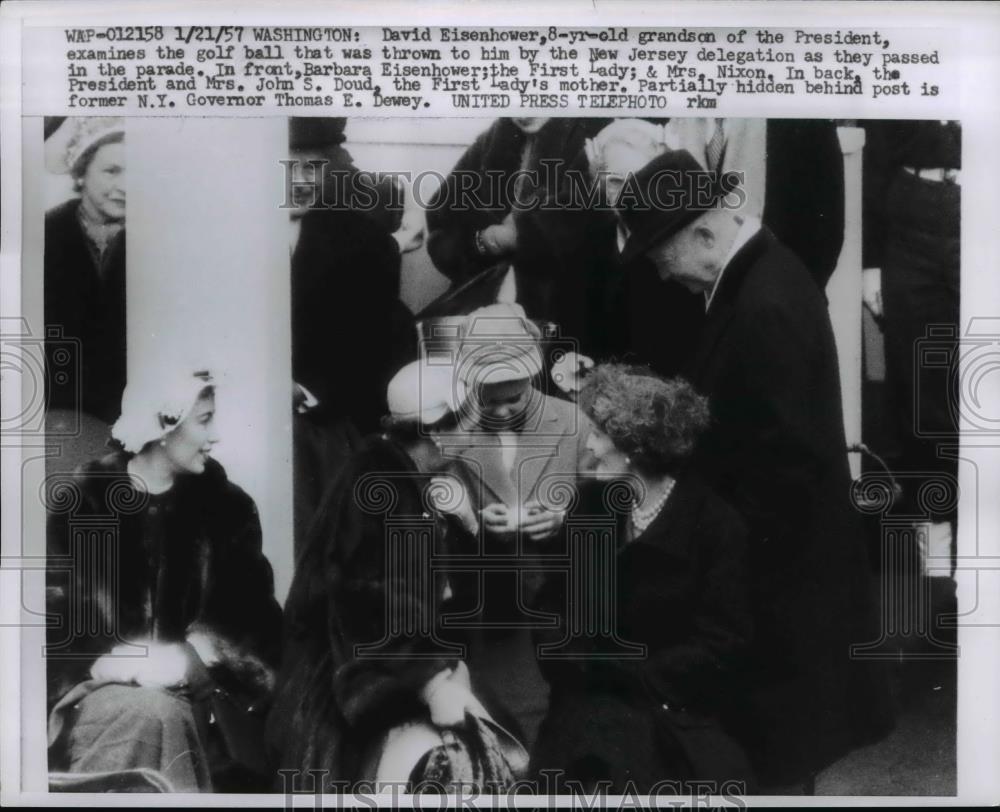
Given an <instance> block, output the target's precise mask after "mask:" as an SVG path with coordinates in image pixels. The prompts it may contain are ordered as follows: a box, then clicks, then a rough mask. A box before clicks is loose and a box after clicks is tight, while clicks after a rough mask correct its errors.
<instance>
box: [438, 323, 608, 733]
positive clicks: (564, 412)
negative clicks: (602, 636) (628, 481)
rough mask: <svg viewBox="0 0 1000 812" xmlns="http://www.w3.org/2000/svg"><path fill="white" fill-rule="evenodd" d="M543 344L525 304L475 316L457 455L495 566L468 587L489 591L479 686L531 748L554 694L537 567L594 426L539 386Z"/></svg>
mask: <svg viewBox="0 0 1000 812" xmlns="http://www.w3.org/2000/svg"><path fill="white" fill-rule="evenodd" d="M540 337H541V336H540V333H539V330H538V328H537V327H536V326H535V324H534V323H533V322H531V321H530V320H529V319H528V318H527V317H526V316H525V312H524V310H523V309H522V308H521V306H520V305H516V304H496V305H490V306H487V307H484V308H480V309H479V310H476V311H474V312H473V313H472V314H470V315H469V316H468V317H467V319H466V322H465V324H464V326H463V328H462V331H461V341H460V345H459V349H458V357H457V363H456V370H455V377H456V381H457V385H458V386H460V387H461V388H462V390H463V397H464V400H465V407H464V410H463V416H462V419H461V422H460V426H459V430H458V432H457V434H456V436H455V437H454V439H453V441H452V442H453V443H454V445H453V447H452V448H451V449H450V451H451V452H452V453H454V455H455V456H456V458H457V460H458V461H459V462H461V463H462V464H463V465H464V467H465V468H466V470H467V474H468V479H469V480H470V481H471V483H472V488H471V490H472V491H473V493H472V500H473V503H474V504H475V505H476V508H477V510H478V516H479V520H480V523H481V527H482V532H481V539H482V542H481V544H482V546H481V547H480V552H481V553H483V554H485V555H486V556H488V557H489V558H491V559H492V561H491V565H492V566H493V571H489V572H487V571H484V572H482V573H481V575H482V577H481V578H480V577H479V575H480V574H477V577H476V578H474V579H470V580H474V581H475V582H476V583H477V584H481V587H472V589H473V591H477V592H478V594H477V595H467V597H468V598H469V599H470V600H475V601H476V603H478V605H479V607H480V608H481V610H482V611H481V613H480V614H479V616H478V618H477V620H476V624H477V625H478V626H480V628H477V629H475V630H473V631H472V632H471V633H470V635H469V645H470V647H471V648H470V664H469V667H470V670H471V671H472V675H473V683H474V685H476V687H477V688H479V689H480V690H481V691H482V696H483V697H484V699H485V700H487V701H489V700H490V699H492V700H495V701H496V702H497V703H499V705H501V706H505V707H506V709H507V710H508V711H509V712H510V713H511V714H512V715H513V717H514V719H513V720H508V721H516V722H517V723H518V725H519V726H520V728H521V731H520V732H521V733H522V734H523V735H524V737H525V738H524V740H525V743H526V744H530V743H531V741H532V740H533V738H534V736H535V733H536V731H537V728H538V725H539V723H540V722H541V719H542V717H543V716H544V714H545V710H546V702H547V694H548V688H547V685H546V683H545V680H544V679H543V678H542V676H541V673H540V671H539V670H538V666H537V664H536V662H535V656H534V650H533V647H532V642H531V625H532V623H533V622H537V619H534V620H533V617H532V613H531V608H530V607H531V605H532V600H533V597H534V593H535V591H536V590H537V587H538V586H539V585H540V583H541V577H542V573H541V572H540V571H539V569H538V568H537V567H532V566H531V562H532V561H533V560H536V559H535V556H536V554H537V553H538V552H539V550H540V548H541V546H542V545H544V544H545V542H546V541H548V540H551V539H555V538H556V537H557V535H558V533H559V530H560V528H561V526H562V521H563V514H564V511H565V509H566V508H567V507H569V502H570V500H571V496H572V493H573V491H574V490H575V488H576V482H577V478H578V474H579V472H580V470H581V468H582V467H584V461H585V458H586V455H588V453H589V452H587V451H586V441H587V437H588V435H589V426H590V423H589V421H588V420H587V418H586V417H585V416H583V415H582V414H581V413H580V412H579V411H578V410H577V407H576V405H575V404H573V403H571V402H569V401H566V400H560V399H558V398H554V397H551V396H548V395H545V394H543V393H542V391H540V390H539V389H538V388H536V386H535V382H536V381H537V380H538V378H539V376H540V375H541V373H542V372H543V369H544V366H545V364H544V363H543V352H542V350H543V347H542V346H541V344H540ZM505 559H506V561H505ZM506 562H509V567H505V566H504V564H505V563H506ZM536 563H540V562H537V560H536ZM526 565H527V566H526ZM500 570H503V571H500Z"/></svg>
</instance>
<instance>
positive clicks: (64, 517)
mask: <svg viewBox="0 0 1000 812" xmlns="http://www.w3.org/2000/svg"><path fill="white" fill-rule="evenodd" d="M112 436H113V438H114V439H115V440H116V441H117V442H118V444H119V445H120V450H118V451H116V452H114V453H112V454H109V455H108V456H106V457H104V458H103V459H99V460H95V461H93V462H90V463H87V464H85V465H84V466H82V467H81V468H80V469H79V470H78V471H77V472H76V473H75V474H73V475H68V476H67V475H57V476H56V477H54V478H53V479H50V481H49V483H48V484H49V491H48V496H49V509H50V522H49V532H48V538H49V550H48V555H49V559H48V564H49V571H48V582H47V585H48V590H47V595H48V598H49V611H50V612H51V613H52V614H53V615H55V616H56V617H57V618H58V619H59V621H60V622H59V623H58V624H55V625H50V626H49V631H48V647H47V661H48V688H49V708H50V710H51V715H50V722H49V745H50V749H49V758H50V765H49V766H50V769H51V770H53V771H62V770H65V771H69V772H72V773H105V772H116V771H121V770H133V769H136V768H147V769H152V770H155V771H157V772H159V773H161V774H162V776H163V777H164V778H165V779H166V781H167V782H168V783H169V785H170V786H171V787H172V788H173V789H174V790H177V791H187V792H193V791H211V790H212V789H215V790H228V791H249V790H252V789H257V788H260V785H261V783H262V782H261V779H260V777H259V775H258V774H259V773H261V772H262V771H263V769H264V762H263V754H264V750H263V720H262V718H261V717H260V716H259V714H258V713H256V712H255V709H256V708H259V707H260V706H261V704H262V702H265V701H266V700H267V697H268V695H269V693H270V689H271V688H272V686H273V682H274V669H275V667H276V665H277V659H278V655H279V653H280V633H281V609H280V607H279V606H278V603H277V602H276V600H275V598H274V584H273V577H272V572H271V566H270V564H269V563H268V561H267V559H266V558H265V557H264V555H263V553H262V551H261V527H260V521H259V519H258V516H257V509H256V506H255V505H254V502H253V500H252V499H251V498H250V497H249V496H248V495H247V494H246V493H245V492H244V491H243V490H241V489H240V488H239V487H238V486H236V485H235V484H233V483H232V482H230V481H229V480H228V478H227V477H226V473H225V471H224V470H223V468H222V466H221V465H219V463H218V462H216V461H215V460H213V459H212V448H213V446H214V445H215V443H216V442H217V441H218V436H217V434H216V432H215V385H214V383H213V380H212V378H211V376H210V375H209V374H208V373H207V372H205V371H194V372H192V371H187V372H178V373H177V374H170V373H169V372H166V371H164V370H162V369H156V370H155V371H151V372H150V374H149V375H148V376H147V377H146V378H145V379H143V380H136V381H132V382H130V383H129V386H128V387H127V389H126V391H125V396H124V398H123V404H122V415H121V417H120V418H119V419H118V421H117V422H116V423H115V425H114V427H113V429H112ZM213 720H214V721H213ZM255 731H256V733H257V735H258V737H259V738H258V740H257V741H256V744H255V742H254V741H253V736H254V732H255ZM237 739H238V740H239V744H238V745H233V742H234V741H236V740H237Z"/></svg>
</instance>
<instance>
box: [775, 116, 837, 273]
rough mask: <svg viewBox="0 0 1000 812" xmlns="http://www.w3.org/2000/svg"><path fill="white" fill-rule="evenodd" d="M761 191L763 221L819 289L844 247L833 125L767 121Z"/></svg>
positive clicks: (829, 122) (834, 127) (835, 132)
mask: <svg viewBox="0 0 1000 812" xmlns="http://www.w3.org/2000/svg"><path fill="white" fill-rule="evenodd" d="M765 188H766V195H765V202H764V214H763V220H764V223H765V224H766V225H767V226H768V228H770V229H771V230H772V231H773V232H774V233H775V234H776V235H777V237H778V238H779V239H780V240H781V242H782V243H784V244H785V245H787V246H788V247H789V248H791V249H792V251H794V252H795V253H796V254H797V255H798V257H799V258H800V259H801V260H802V261H803V263H805V266H806V268H808V269H809V273H810V274H811V275H812V277H813V278H814V279H815V280H816V283H817V284H818V285H819V287H820V290H822V289H823V288H825V287H826V283H827V281H828V280H829V279H830V276H831V275H832V274H833V272H834V270H835V269H836V267H837V260H838V258H839V257H840V249H841V247H842V246H843V244H844V156H843V152H842V151H841V148H840V139H839V138H838V136H837V126H836V124H835V122H833V121H830V120H821V119H816V120H804V119H787V120H785V119H772V120H770V121H768V123H767V173H766V186H765Z"/></svg>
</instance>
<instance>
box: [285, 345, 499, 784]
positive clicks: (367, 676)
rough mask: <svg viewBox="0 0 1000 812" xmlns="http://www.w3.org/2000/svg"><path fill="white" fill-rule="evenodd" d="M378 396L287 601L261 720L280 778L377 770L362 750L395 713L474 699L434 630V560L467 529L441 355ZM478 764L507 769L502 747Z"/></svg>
mask: <svg viewBox="0 0 1000 812" xmlns="http://www.w3.org/2000/svg"><path fill="white" fill-rule="evenodd" d="M388 403H389V409H390V414H389V416H388V417H387V418H386V419H385V420H384V427H385V429H384V432H383V433H382V434H381V435H376V436H373V437H371V438H369V439H368V440H367V441H366V442H365V444H364V446H363V447H362V448H361V449H360V450H359V451H358V453H357V454H355V456H354V457H353V459H352V460H351V462H350V463H348V465H347V467H346V469H345V470H344V471H343V472H342V473H341V475H340V476H339V477H338V479H337V480H336V481H335V482H334V484H333V486H332V488H331V489H330V491H329V492H328V493H327V496H326V498H325V500H324V504H323V505H322V507H321V508H320V511H319V515H318V517H317V520H316V521H315V522H314V524H313V527H312V530H311V532H310V535H309V538H308V539H307V544H306V547H305V550H304V552H303V554H302V556H301V557H300V559H299V561H298V562H297V565H296V573H295V579H294V581H293V583H292V588H291V591H290V593H289V597H288V601H287V603H286V607H285V619H286V646H285V652H284V656H283V658H282V672H281V676H280V678H279V689H278V695H277V699H276V702H275V705H274V707H273V709H272V712H271V715H270V718H269V720H268V727H269V736H268V738H269V741H270V743H271V745H272V747H273V749H274V757H275V760H276V762H277V767H278V768H279V769H281V770H282V771H287V770H291V771H295V775H296V776H298V777H297V778H296V779H295V781H294V782H293V783H294V785H285V786H282V787H281V789H283V790H284V791H286V792H291V791H298V792H323V791H334V790H335V789H336V786H335V785H334V784H333V783H331V782H356V781H359V780H363V779H369V780H371V779H374V778H376V775H374V774H372V771H373V770H374V767H373V765H374V764H375V763H377V761H378V758H375V759H374V760H373V759H372V754H373V753H378V751H379V750H380V748H381V747H382V746H383V744H384V742H385V737H386V735H387V734H388V733H389V732H390V731H392V730H394V729H397V728H398V727H399V726H400V725H404V724H407V723H411V722H414V721H416V720H422V721H423V722H424V723H430V724H431V725H433V726H434V727H435V728H437V729H440V730H453V729H455V728H458V727H462V726H465V725H466V722H467V714H471V715H472V716H473V717H476V718H478V717H480V716H482V715H483V714H484V713H485V712H484V711H483V709H482V707H481V705H480V704H479V702H478V701H477V700H476V698H475V697H474V696H473V694H472V691H471V689H470V687H469V681H468V673H467V671H466V670H465V667H464V665H463V664H462V663H461V661H460V659H459V656H460V653H461V651H460V649H459V647H457V646H453V645H451V644H449V643H447V642H445V641H444V640H443V639H442V637H441V635H439V633H438V620H439V617H440V615H441V607H442V606H443V605H444V603H445V602H446V601H447V600H448V598H449V597H450V593H451V588H450V586H449V584H448V582H447V579H446V578H445V577H444V575H443V574H442V573H440V572H435V571H434V570H433V569H432V567H431V562H432V556H439V555H441V554H443V553H444V552H445V550H444V547H445V546H446V544H444V543H443V542H447V539H448V536H449V535H450V534H451V533H452V532H453V531H459V532H467V533H475V532H477V530H478V521H477V519H476V516H475V514H474V513H473V512H472V510H471V506H470V504H469V499H468V497H467V494H466V493H465V490H464V488H463V486H462V485H461V482H460V480H459V479H458V478H456V477H455V476H449V475H447V474H446V472H445V467H446V463H445V460H444V458H443V455H442V453H441V451H440V448H439V443H440V440H441V437H442V435H443V434H444V433H445V432H447V431H449V430H450V429H451V427H452V426H454V424H455V419H456V418H455V410H456V408H457V405H458V404H457V399H456V397H455V387H454V384H453V376H452V369H451V367H450V366H447V367H435V366H433V365H430V364H428V363H426V362H421V361H416V362H413V363H411V364H409V365H407V366H406V367H404V368H403V369H402V370H400V372H399V373H397V375H396V376H395V377H394V378H393V380H392V381H391V383H390V384H389V387H388ZM470 724H474V723H471V722H470ZM480 767H481V768H482V769H483V770H484V771H485V777H486V778H490V779H491V780H500V781H502V780H504V779H505V778H506V779H509V778H510V768H509V765H507V764H506V762H504V761H503V760H502V759H497V760H496V761H495V762H491V763H486V764H481V765H480ZM307 771H313V772H311V773H310V772H307ZM286 774H287V773H286ZM309 776H312V777H311V778H310V777H309ZM396 777H398V778H400V779H401V780H406V779H407V777H408V776H406V775H401V776H396ZM341 786H342V787H343V786H344V785H341Z"/></svg>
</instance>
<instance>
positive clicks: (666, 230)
mask: <svg viewBox="0 0 1000 812" xmlns="http://www.w3.org/2000/svg"><path fill="white" fill-rule="evenodd" d="M723 177H725V176H723ZM730 191H732V189H731V188H727V186H726V185H725V184H723V183H720V179H719V177H718V175H717V173H715V172H710V171H709V170H707V169H705V168H704V167H703V166H702V165H701V164H700V163H698V161H697V160H696V159H695V157H694V156H693V155H692V154H691V153H690V152H688V151H687V150H686V149H677V150H670V151H668V152H665V153H663V154H662V155H657V156H656V157H655V158H654V159H653V160H652V161H650V162H649V163H648V164H646V165H645V166H644V167H642V169H640V170H639V171H638V172H636V173H635V174H634V175H631V176H630V177H629V178H628V179H627V180H626V181H625V185H624V186H623V187H622V191H621V195H620V196H619V198H618V209H619V212H620V214H621V218H622V220H623V221H624V223H625V225H626V227H627V228H628V230H629V238H628V241H627V242H626V243H625V248H624V250H623V251H622V261H623V262H631V261H632V260H633V259H635V258H636V257H638V256H641V255H642V254H645V253H646V252H647V251H649V249H651V248H653V247H654V246H656V245H659V244H660V243H662V242H663V241H664V240H667V239H669V238H670V237H672V236H673V235H674V234H676V233H677V232H679V231H680V230H681V229H683V228H684V227H685V226H686V225H688V224H689V223H692V222H693V221H695V220H697V219H698V218H699V217H700V216H701V215H702V214H704V213H705V212H706V211H709V210H710V209H713V208H715V206H716V205H717V204H718V201H719V199H720V198H721V197H723V196H725V195H726V194H727V193H728V192H730Z"/></svg>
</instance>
